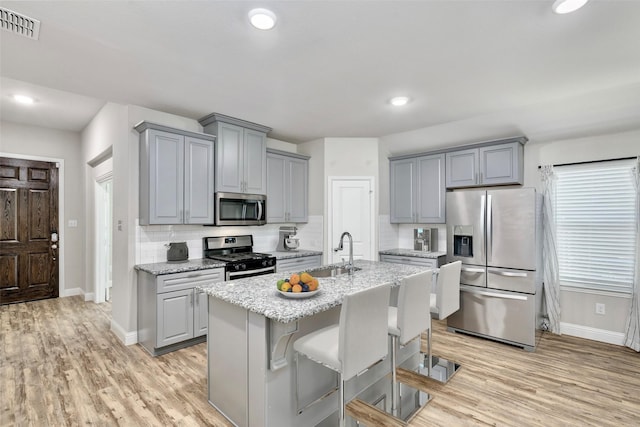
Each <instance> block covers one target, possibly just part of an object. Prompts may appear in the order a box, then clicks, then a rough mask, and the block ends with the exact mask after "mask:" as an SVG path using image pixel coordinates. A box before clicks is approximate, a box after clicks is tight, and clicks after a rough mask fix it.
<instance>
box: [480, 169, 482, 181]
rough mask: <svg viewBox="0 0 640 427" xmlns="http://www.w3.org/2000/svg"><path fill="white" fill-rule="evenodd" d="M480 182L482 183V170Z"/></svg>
mask: <svg viewBox="0 0 640 427" xmlns="http://www.w3.org/2000/svg"><path fill="white" fill-rule="evenodd" d="M480 183H482V172H480Z"/></svg>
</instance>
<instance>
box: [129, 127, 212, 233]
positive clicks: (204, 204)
mask: <svg viewBox="0 0 640 427" xmlns="http://www.w3.org/2000/svg"><path fill="white" fill-rule="evenodd" d="M135 129H136V130H137V131H138V132H140V158H139V162H140V188H139V198H140V206H139V211H140V212H139V214H140V224H141V225H152V224H213V192H214V191H213V175H214V165H213V158H214V157H213V155H214V151H213V150H214V148H213V146H214V140H215V137H212V136H211V135H205V134H200V133H196V132H188V131H182V130H178V129H173V128H169V127H166V126H162V125H158V124H154V123H150V122H141V123H139V124H138V125H136V126H135Z"/></svg>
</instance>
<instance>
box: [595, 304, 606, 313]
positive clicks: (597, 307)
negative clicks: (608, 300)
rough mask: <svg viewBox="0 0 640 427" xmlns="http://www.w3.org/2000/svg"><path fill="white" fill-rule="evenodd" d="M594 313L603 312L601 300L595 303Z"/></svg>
mask: <svg viewBox="0 0 640 427" xmlns="http://www.w3.org/2000/svg"><path fill="white" fill-rule="evenodd" d="M596 314H605V310H604V304H603V303H601V302H597V303H596Z"/></svg>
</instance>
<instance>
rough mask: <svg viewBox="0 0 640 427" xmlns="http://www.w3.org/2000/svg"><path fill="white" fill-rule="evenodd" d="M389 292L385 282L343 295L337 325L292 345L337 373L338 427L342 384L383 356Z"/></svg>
mask: <svg viewBox="0 0 640 427" xmlns="http://www.w3.org/2000/svg"><path fill="white" fill-rule="evenodd" d="M390 290H391V283H386V284H384V285H381V286H376V287H373V288H368V289H365V290H362V291H358V292H355V293H352V294H348V295H346V296H345V297H344V300H343V302H342V308H341V309H340V322H339V323H338V324H337V325H332V326H328V327H326V328H322V329H319V330H317V331H315V332H311V333H309V334H307V335H305V336H303V337H301V338H298V339H297V340H296V341H295V342H294V344H293V349H294V350H295V351H296V352H297V353H299V354H303V355H304V356H306V357H307V358H309V359H310V360H313V361H314V362H317V363H320V364H322V365H323V366H326V367H327V368H329V369H331V370H333V371H336V372H337V373H338V375H339V390H340V397H339V399H340V426H341V427H342V426H344V425H345V406H346V404H347V403H348V402H345V400H344V398H345V396H344V386H345V383H346V381H348V380H350V379H351V378H353V377H355V376H356V375H357V374H358V373H360V372H362V371H364V370H365V369H367V368H368V367H370V366H371V365H373V364H375V363H377V362H378V361H380V360H382V359H384V358H385V357H387V354H388V351H389V346H388V337H387V328H386V326H387V307H388V306H389V296H390ZM296 356H297V355H296ZM296 360H297V357H296Z"/></svg>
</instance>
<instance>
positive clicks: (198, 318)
mask: <svg viewBox="0 0 640 427" xmlns="http://www.w3.org/2000/svg"><path fill="white" fill-rule="evenodd" d="M193 292H194V300H195V303H196V306H195V309H194V311H193V336H194V337H200V336H202V335H206V334H207V324H208V322H209V310H208V307H207V304H208V302H209V300H208V298H209V296H208V295H207V294H206V293H205V292H202V291H198V290H197V289H194V290H193Z"/></svg>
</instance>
